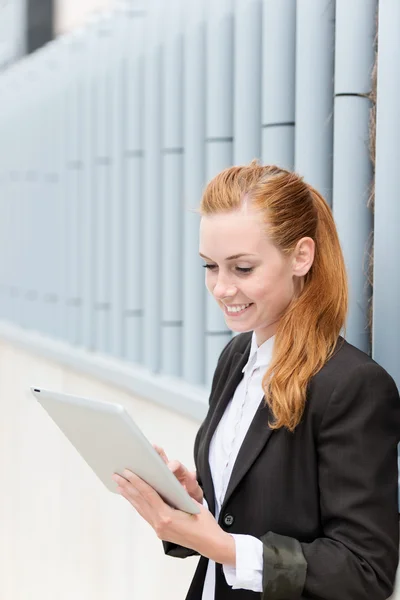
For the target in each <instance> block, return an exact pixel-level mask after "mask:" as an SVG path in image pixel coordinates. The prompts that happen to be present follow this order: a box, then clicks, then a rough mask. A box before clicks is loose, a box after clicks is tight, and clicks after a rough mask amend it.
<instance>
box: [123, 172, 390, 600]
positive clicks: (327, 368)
mask: <svg viewBox="0 0 400 600" xmlns="http://www.w3.org/2000/svg"><path fill="white" fill-rule="evenodd" d="M200 212H201V216H202V217H201V230H200V254H201V256H202V257H203V258H204V260H205V265H204V266H205V268H206V285H207V289H208V291H209V292H210V294H212V295H213V297H214V298H215V300H216V302H217V303H218V305H219V306H220V308H221V310H222V311H223V312H224V315H225V319H226V323H227V325H228V326H229V327H230V328H231V329H232V330H233V331H235V332H237V333H239V335H237V336H235V337H234V338H233V339H232V340H231V341H230V342H229V343H228V345H227V346H226V347H225V349H224V350H223V351H222V353H221V356H220V358H219V361H218V364H217V367H216V371H215V375H214V379H213V384H212V389H211V394H210V407H209V411H208V414H207V416H206V418H205V421H204V423H203V424H202V426H201V427H200V430H199V432H198V435H197V437H196V441H195V448H194V455H195V462H196V469H197V470H196V473H190V472H189V471H187V469H186V468H185V467H184V466H183V465H181V464H180V463H179V462H177V461H171V462H169V461H168V458H167V457H166V456H165V453H164V452H163V450H162V449H160V448H159V449H158V451H159V453H160V455H161V456H162V457H163V459H164V460H165V462H167V463H168V464H169V466H170V468H171V470H172V471H173V472H174V473H175V475H176V476H177V478H178V479H179V481H180V482H181V484H182V485H183V486H184V487H185V488H186V489H187V491H188V493H189V494H190V495H191V496H192V497H193V498H194V499H195V500H196V501H197V502H199V505H200V513H199V515H191V516H188V515H184V514H183V513H181V512H180V511H177V510H173V509H172V508H170V507H168V506H167V505H166V504H165V503H164V502H163V501H162V499H161V498H160V497H159V496H158V495H157V494H156V493H155V492H154V490H152V489H151V488H149V486H147V485H146V484H144V482H141V481H140V480H138V479H137V478H136V477H135V476H133V475H132V474H130V473H126V474H125V479H123V478H118V483H119V486H120V492H121V494H122V495H123V496H124V497H125V498H127V499H128V500H129V502H130V503H131V504H132V505H133V506H134V507H135V508H136V510H138V512H139V513H140V514H141V515H142V517H143V518H144V519H146V520H147V521H148V522H149V523H150V525H151V526H152V527H153V529H154V530H155V532H156V533H157V535H158V537H159V538H160V539H162V540H163V541H164V547H165V551H166V553H167V554H169V555H171V556H176V557H181V558H184V557H186V556H190V555H193V554H200V555H201V558H200V561H199V564H198V567H197V570H196V573H195V576H194V579H193V582H192V585H191V587H190V590H189V592H188V595H187V600H230V599H232V600H233V599H234V598H236V599H237V600H250V599H251V598H256V597H258V598H263V600H264V599H265V600H288V599H289V598H293V599H294V598H304V599H306V598H313V599H314V600H338V598H345V599H347V598H351V599H352V600H370V599H371V598H373V599H374V600H385V599H386V598H387V597H388V596H389V595H390V594H391V592H392V589H393V584H394V578H395V572H396V567H397V562H398V512H397V443H398V441H399V439H400V402H399V394H398V391H397V389H396V386H395V384H394V382H393V380H392V378H391V377H390V376H389V375H388V373H387V372H386V371H385V370H384V369H383V368H382V367H380V366H379V365H378V364H377V363H375V362H374V361H373V360H372V359H371V358H370V357H369V356H367V355H366V354H364V353H363V352H361V351H360V350H358V349H357V348H355V347H354V346H352V345H350V344H348V343H347V342H346V341H345V339H344V338H343V337H341V336H340V333H341V330H342V329H343V328H344V324H345V318H346V313H347V297H348V291H347V279H346V272H345V266H344V261H343V256H342V252H341V248H340V244H339V240H338V235H337V232H336V227H335V224H334V221H333V218H332V214H331V211H330V209H329V207H328V205H327V204H326V202H325V201H324V199H323V198H322V196H321V195H320V194H319V193H318V192H317V191H316V190H315V189H314V188H312V187H311V186H309V185H308V184H307V183H305V182H304V181H303V179H302V178H301V177H300V176H298V175H297V174H295V173H290V172H288V171H285V170H283V169H280V168H278V167H275V166H260V165H259V164H257V163H256V162H253V163H251V164H250V165H248V166H244V167H231V168H229V169H227V170H225V171H223V172H222V173H220V174H219V175H217V176H216V177H215V178H214V179H213V180H212V181H211V182H210V183H209V184H208V186H207V187H206V189H205V192H204V195H203V198H202V202H201V207H200Z"/></svg>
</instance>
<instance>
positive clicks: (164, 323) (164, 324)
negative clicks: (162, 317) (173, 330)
mask: <svg viewBox="0 0 400 600" xmlns="http://www.w3.org/2000/svg"><path fill="white" fill-rule="evenodd" d="M161 325H162V327H182V325H183V321H161Z"/></svg>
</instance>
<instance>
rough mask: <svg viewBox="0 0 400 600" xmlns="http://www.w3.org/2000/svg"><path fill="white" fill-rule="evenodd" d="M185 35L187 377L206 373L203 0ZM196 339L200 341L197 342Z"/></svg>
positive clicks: (194, 379)
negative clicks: (202, 236) (202, 237)
mask: <svg viewBox="0 0 400 600" xmlns="http://www.w3.org/2000/svg"><path fill="white" fill-rule="evenodd" d="M185 10H186V14H185V22H186V26H185V37H184V52H185V58H184V103H183V104H184V106H183V118H184V127H183V135H184V155H183V160H184V182H183V185H184V193H183V196H184V215H183V219H184V224H183V240H184V250H183V280H184V286H183V376H184V378H185V379H186V380H187V381H189V382H190V383H196V384H202V383H203V382H204V378H205V335H204V330H205V300H206V298H205V288H204V273H203V272H202V271H203V269H202V268H201V260H200V257H199V255H198V252H199V222H200V218H199V215H198V214H197V213H196V212H195V211H196V209H197V208H198V206H199V204H200V199H201V194H202V191H203V186H204V182H205V131H206V125H205V119H206V115H205V87H206V72H205V67H206V59H205V49H206V26H205V2H204V0H199V2H196V4H195V5H194V6H189V5H186V7H185ZM194 340H196V343H194Z"/></svg>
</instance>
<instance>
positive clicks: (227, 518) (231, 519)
mask: <svg viewBox="0 0 400 600" xmlns="http://www.w3.org/2000/svg"><path fill="white" fill-rule="evenodd" d="M234 520H235V518H234V516H233V515H229V514H226V515H225V516H224V524H225V525H226V526H227V527H230V526H231V525H233V522H234Z"/></svg>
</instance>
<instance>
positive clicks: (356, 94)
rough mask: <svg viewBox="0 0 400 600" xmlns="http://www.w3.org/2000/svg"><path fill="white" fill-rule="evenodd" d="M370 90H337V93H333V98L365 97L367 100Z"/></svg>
mask: <svg viewBox="0 0 400 600" xmlns="http://www.w3.org/2000/svg"><path fill="white" fill-rule="evenodd" d="M370 93H371V92H339V93H338V94H334V98H365V99H366V100H369V99H370V98H369V95H370Z"/></svg>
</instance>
